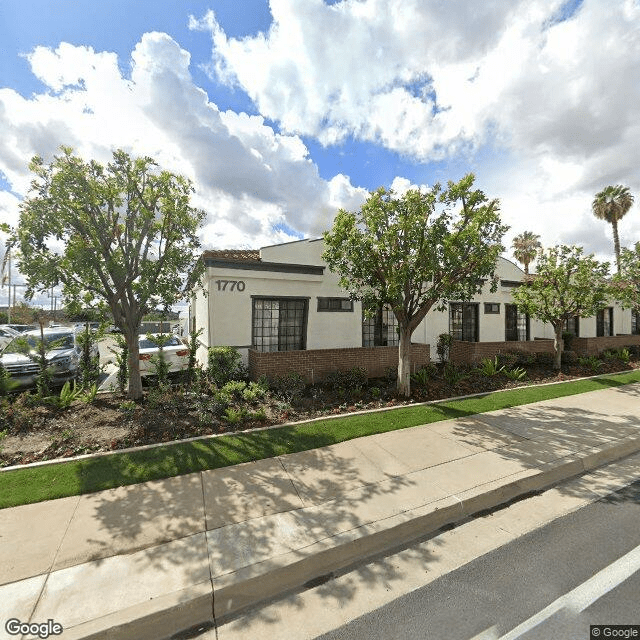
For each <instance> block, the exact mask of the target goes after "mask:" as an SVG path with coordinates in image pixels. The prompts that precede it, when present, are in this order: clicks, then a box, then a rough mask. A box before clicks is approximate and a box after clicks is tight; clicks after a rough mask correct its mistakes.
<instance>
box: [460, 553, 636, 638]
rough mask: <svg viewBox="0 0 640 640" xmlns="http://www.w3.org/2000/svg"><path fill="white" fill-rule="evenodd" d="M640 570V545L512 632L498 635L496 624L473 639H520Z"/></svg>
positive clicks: (582, 607)
mask: <svg viewBox="0 0 640 640" xmlns="http://www.w3.org/2000/svg"><path fill="white" fill-rule="evenodd" d="M638 570H640V545H639V546H637V547H636V548H635V549H632V550H631V551H629V553H627V554H625V555H624V556H622V557H621V558H618V560H616V561H615V562H612V563H611V564H610V565H609V566H607V567H605V568H604V569H602V570H601V571H598V573H596V574H595V575H594V576H592V577H591V578H589V579H588V580H587V581H586V582H583V583H582V584H581V585H578V586H577V587H576V588H575V589H573V590H571V591H569V592H568V593H566V594H565V595H563V596H561V597H560V598H558V599H557V600H554V601H553V602H552V603H551V604H550V605H548V606H547V607H545V608H544V609H542V611H539V612H538V613H536V615H535V616H532V617H531V618H529V619H528V620H525V621H524V622H523V623H521V624H519V625H518V626H517V627H515V628H514V629H512V630H511V631H509V633H507V634H505V635H503V636H498V632H497V627H496V625H494V626H492V627H489V628H488V629H485V630H484V631H483V632H482V633H480V634H478V635H477V636H475V637H473V638H471V640H516V638H519V637H520V636H522V635H523V634H525V633H527V632H528V631H530V630H531V629H533V628H534V627H537V626H538V625H539V624H541V623H543V622H544V621H545V620H548V619H549V618H550V617H551V616H552V615H553V614H554V613H557V612H558V611H560V610H562V609H565V610H567V611H570V612H572V613H581V612H582V611H584V610H585V609H587V608H588V607H590V606H591V605H592V604H593V603H594V602H595V601H596V600H599V599H600V598H602V596H604V595H606V594H607V593H609V591H611V590H612V589H614V588H615V587H617V586H618V585H619V584H621V583H623V582H624V581H625V580H626V579H627V578H630V577H631V576H632V575H633V574H634V573H635V572H636V571H638Z"/></svg>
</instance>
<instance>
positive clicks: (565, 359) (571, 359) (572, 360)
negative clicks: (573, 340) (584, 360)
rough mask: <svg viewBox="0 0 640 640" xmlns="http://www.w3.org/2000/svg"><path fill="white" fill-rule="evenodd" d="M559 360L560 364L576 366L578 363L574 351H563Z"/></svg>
mask: <svg viewBox="0 0 640 640" xmlns="http://www.w3.org/2000/svg"><path fill="white" fill-rule="evenodd" d="M560 360H561V362H562V364H567V365H571V364H576V363H577V362H578V354H577V353H576V352H575V351H563V352H562V356H561V358H560Z"/></svg>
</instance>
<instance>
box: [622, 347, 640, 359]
mask: <svg viewBox="0 0 640 640" xmlns="http://www.w3.org/2000/svg"><path fill="white" fill-rule="evenodd" d="M625 349H626V350H627V351H628V352H629V355H630V356H632V357H633V358H637V357H638V356H640V345H637V344H629V345H627V346H626V347H625Z"/></svg>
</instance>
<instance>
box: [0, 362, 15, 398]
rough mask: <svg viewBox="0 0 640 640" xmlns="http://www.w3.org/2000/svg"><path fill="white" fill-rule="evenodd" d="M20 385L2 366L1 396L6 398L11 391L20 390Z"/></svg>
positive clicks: (0, 375)
mask: <svg viewBox="0 0 640 640" xmlns="http://www.w3.org/2000/svg"><path fill="white" fill-rule="evenodd" d="M18 385H19V383H18V382H17V381H16V380H14V379H13V378H12V377H11V375H10V373H9V372H8V371H7V370H6V369H5V368H4V367H3V366H2V364H0V396H6V395H7V394H8V393H9V392H10V391H13V390H14V389H17V388H18Z"/></svg>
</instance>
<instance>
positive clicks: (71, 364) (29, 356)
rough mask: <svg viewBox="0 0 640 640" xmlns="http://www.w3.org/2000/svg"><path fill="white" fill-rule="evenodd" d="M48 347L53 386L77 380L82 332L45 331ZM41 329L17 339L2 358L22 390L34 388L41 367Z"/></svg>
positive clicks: (94, 352)
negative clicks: (79, 341) (80, 334)
mask: <svg viewBox="0 0 640 640" xmlns="http://www.w3.org/2000/svg"><path fill="white" fill-rule="evenodd" d="M43 336H44V342H45V344H46V352H45V358H46V361H47V364H48V365H49V366H50V369H51V374H52V375H51V383H52V385H53V386H56V387H57V386H62V385H63V384H64V383H65V382H68V381H71V380H75V379H76V378H77V377H78V373H79V363H80V356H81V354H82V347H81V346H80V344H79V343H78V339H77V337H78V333H77V332H76V331H74V330H73V329H68V328H65V327H53V328H51V327H48V328H46V329H44V331H43ZM40 339H41V335H40V329H35V330H33V331H25V332H24V333H21V334H18V335H17V336H15V337H14V338H13V339H12V340H11V341H10V342H9V343H8V344H7V345H6V346H5V347H4V348H2V353H1V355H0V363H2V366H3V367H4V369H5V370H6V371H7V372H8V373H9V374H10V375H11V377H12V378H13V379H14V380H15V381H16V382H17V383H18V385H19V387H18V388H19V389H28V388H29V387H34V386H35V384H36V379H37V377H38V372H39V370H40V366H39V364H38V362H37V360H36V355H37V349H38V343H39V341H40ZM92 355H93V356H97V355H98V347H97V345H94V346H93V352H92Z"/></svg>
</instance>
